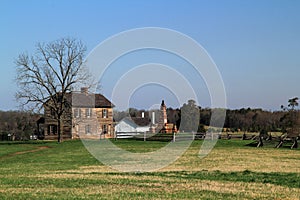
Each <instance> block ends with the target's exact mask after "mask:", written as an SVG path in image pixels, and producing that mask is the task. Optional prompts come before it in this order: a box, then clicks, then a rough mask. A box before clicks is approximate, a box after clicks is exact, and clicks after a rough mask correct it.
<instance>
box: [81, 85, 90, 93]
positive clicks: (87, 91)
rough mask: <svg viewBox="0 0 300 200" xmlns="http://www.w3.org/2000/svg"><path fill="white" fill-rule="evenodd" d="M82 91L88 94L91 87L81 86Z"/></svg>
mask: <svg viewBox="0 0 300 200" xmlns="http://www.w3.org/2000/svg"><path fill="white" fill-rule="evenodd" d="M81 93H82V94H88V93H89V88H87V87H82V88H81Z"/></svg>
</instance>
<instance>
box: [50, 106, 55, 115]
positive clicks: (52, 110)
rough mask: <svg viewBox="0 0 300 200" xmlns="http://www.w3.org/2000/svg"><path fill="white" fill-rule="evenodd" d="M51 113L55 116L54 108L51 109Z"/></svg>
mask: <svg viewBox="0 0 300 200" xmlns="http://www.w3.org/2000/svg"><path fill="white" fill-rule="evenodd" d="M50 114H51V116H55V110H54V108H51V109H50Z"/></svg>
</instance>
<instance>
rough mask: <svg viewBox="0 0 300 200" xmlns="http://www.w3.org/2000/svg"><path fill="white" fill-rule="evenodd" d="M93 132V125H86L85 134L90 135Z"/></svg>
mask: <svg viewBox="0 0 300 200" xmlns="http://www.w3.org/2000/svg"><path fill="white" fill-rule="evenodd" d="M91 132H92V131H91V125H89V124H88V125H86V126H85V134H90V133H91Z"/></svg>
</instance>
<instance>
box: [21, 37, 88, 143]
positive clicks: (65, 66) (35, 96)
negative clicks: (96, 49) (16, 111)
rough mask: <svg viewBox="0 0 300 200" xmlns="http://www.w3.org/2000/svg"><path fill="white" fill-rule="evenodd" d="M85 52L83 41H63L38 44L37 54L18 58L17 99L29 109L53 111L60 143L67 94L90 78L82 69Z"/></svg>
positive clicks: (68, 39) (23, 55) (68, 106)
mask: <svg viewBox="0 0 300 200" xmlns="http://www.w3.org/2000/svg"><path fill="white" fill-rule="evenodd" d="M85 52H86V47H85V45H84V44H83V43H82V42H81V41H78V40H76V39H71V38H62V39H59V40H56V41H54V42H50V43H47V44H44V43H38V44H37V46H36V52H35V54H34V55H28V54H25V53H23V54H20V55H19V57H18V58H17V59H16V65H17V76H16V82H17V84H18V87H19V90H18V92H17V93H16V98H17V100H18V101H19V102H20V103H21V105H22V106H28V107H27V108H33V109H35V110H37V109H38V110H41V109H42V108H43V107H44V108H47V109H50V110H51V113H52V115H53V116H52V117H53V118H54V119H55V120H56V121H57V129H58V130H57V132H58V142H61V135H62V132H63V128H62V127H63V117H64V113H65V112H66V110H67V109H68V108H70V106H71V105H69V104H70V101H68V99H67V95H66V94H67V93H69V92H71V91H72V90H73V89H74V87H76V84H77V83H83V82H85V81H86V80H87V79H88V73H87V71H86V70H85V69H84V67H83V58H84V54H85ZM84 84H86V83H84Z"/></svg>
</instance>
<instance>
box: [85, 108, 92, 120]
mask: <svg viewBox="0 0 300 200" xmlns="http://www.w3.org/2000/svg"><path fill="white" fill-rule="evenodd" d="M85 116H86V117H87V118H90V117H91V116H92V109H91V108H86V109H85Z"/></svg>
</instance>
